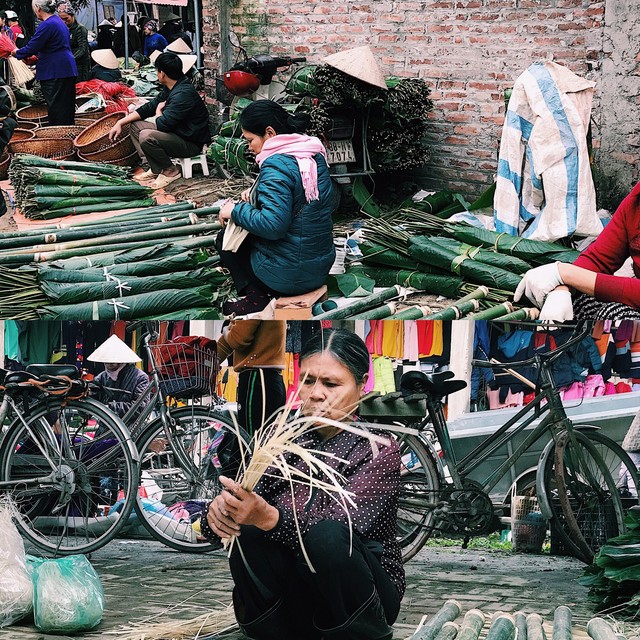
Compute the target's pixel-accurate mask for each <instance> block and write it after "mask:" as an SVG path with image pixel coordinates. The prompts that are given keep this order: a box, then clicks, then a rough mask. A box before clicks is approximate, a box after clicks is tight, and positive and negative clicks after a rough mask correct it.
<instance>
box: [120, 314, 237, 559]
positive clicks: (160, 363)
mask: <svg viewBox="0 0 640 640" xmlns="http://www.w3.org/2000/svg"><path fill="white" fill-rule="evenodd" d="M157 338H158V331H157V328H156V327H155V325H154V324H153V323H148V324H147V331H146V332H145V334H144V336H143V346H144V350H145V353H146V355H147V358H148V361H149V364H150V366H151V372H150V385H149V388H148V389H147V392H146V393H145V394H143V395H142V396H141V397H140V398H138V399H137V400H136V401H135V402H134V403H133V405H132V406H131V408H130V409H129V411H127V413H126V415H125V416H123V421H124V423H125V424H126V425H127V427H128V428H129V429H130V431H131V433H132V434H133V437H134V440H135V443H136V445H137V448H138V451H139V452H140V473H141V483H142V487H143V488H144V491H139V492H138V495H137V496H136V500H135V502H134V505H133V508H134V510H135V514H136V516H137V518H138V519H139V521H140V522H141V523H142V525H143V526H144V528H145V529H146V530H147V531H148V533H149V534H151V536H153V538H155V539H156V540H158V541H160V542H162V543H163V544H165V545H167V546H168V547H170V548H172V549H175V550H178V551H187V552H191V553H203V552H207V551H212V550H215V549H219V548H220V545H219V544H215V543H211V542H208V541H206V540H204V539H203V538H201V536H200V535H199V530H198V525H199V515H200V513H201V512H202V509H203V508H204V506H205V505H206V504H207V503H208V502H209V501H210V500H212V499H213V498H214V497H215V495H217V493H218V492H219V490H220V485H219V482H218V478H219V476H220V475H224V474H226V475H231V476H235V467H236V465H239V456H240V447H239V445H238V437H239V436H240V437H241V438H242V439H243V441H244V442H245V444H246V443H248V442H249V437H248V435H247V434H246V433H245V432H244V431H243V430H242V429H241V428H240V427H238V426H237V425H236V424H235V423H234V421H233V419H232V418H231V417H230V416H229V414H225V413H223V412H221V411H220V409H219V408H218V407H217V406H215V405H212V406H207V405H203V404H194V401H196V400H201V399H202V398H203V397H206V396H209V395H211V392H212V389H213V388H214V387H215V381H216V377H217V373H218V360H217V355H216V353H215V351H211V350H208V349H204V348H200V347H197V346H196V347H189V346H188V345H185V344H179V343H175V342H174V343H171V342H169V343H161V344H156V343H155V341H156V340H157ZM169 399H171V401H172V402H175V401H179V400H182V401H184V400H188V401H191V404H189V405H187V406H183V407H175V406H171V404H172V403H171V402H170V401H169ZM154 413H155V414H157V415H155V416H154V415H153V414H154ZM145 481H146V483H147V487H148V489H147V487H145V486H144V485H145ZM147 492H149V493H150V495H149V493H148V494H147V496H145V493H147ZM123 513H125V512H123Z"/></svg>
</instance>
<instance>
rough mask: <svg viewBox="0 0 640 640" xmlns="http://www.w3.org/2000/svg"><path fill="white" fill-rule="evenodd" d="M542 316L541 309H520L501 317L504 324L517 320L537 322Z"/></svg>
mask: <svg viewBox="0 0 640 640" xmlns="http://www.w3.org/2000/svg"><path fill="white" fill-rule="evenodd" d="M539 315H540V310H539V309H535V308H534V309H529V308H525V309H518V310H517V311H514V312H512V313H507V315H505V316H500V320H501V321H502V322H512V321H515V320H537V319H538V316H539Z"/></svg>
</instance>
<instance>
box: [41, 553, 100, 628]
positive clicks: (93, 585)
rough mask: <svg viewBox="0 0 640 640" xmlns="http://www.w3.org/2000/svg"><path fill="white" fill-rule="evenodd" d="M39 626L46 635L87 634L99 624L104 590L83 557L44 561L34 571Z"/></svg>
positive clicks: (96, 575) (93, 570)
mask: <svg viewBox="0 0 640 640" xmlns="http://www.w3.org/2000/svg"><path fill="white" fill-rule="evenodd" d="M33 582H34V588H35V593H34V601H33V608H34V618H35V623H36V627H38V629H40V631H44V632H47V633H55V632H63V633H72V632H74V631H86V630H88V629H93V628H94V627H95V626H97V625H98V624H100V621H101V620H102V614H103V612H104V591H103V590H102V584H101V583H100V578H99V577H98V574H97V573H96V572H95V569H94V568H93V567H92V566H91V563H90V562H89V561H88V560H87V559H86V558H85V557H84V556H80V555H78V556H67V557H66V558H59V559H57V560H45V561H44V562H42V563H40V564H39V565H37V566H36V567H34V570H33Z"/></svg>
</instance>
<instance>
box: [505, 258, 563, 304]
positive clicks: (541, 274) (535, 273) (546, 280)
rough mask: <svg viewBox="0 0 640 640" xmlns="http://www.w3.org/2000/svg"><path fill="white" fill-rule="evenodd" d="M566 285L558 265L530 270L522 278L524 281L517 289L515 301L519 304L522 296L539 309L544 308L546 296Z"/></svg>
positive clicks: (545, 265) (555, 263) (547, 265)
mask: <svg viewBox="0 0 640 640" xmlns="http://www.w3.org/2000/svg"><path fill="white" fill-rule="evenodd" d="M561 284H564V282H563V281H562V278H561V277H560V271H559V270H558V263H557V262H554V263H553V264H544V265H542V266H541V267H536V268H535V269H529V271H527V273H525V274H524V276H522V280H521V281H520V284H519V285H518V288H517V289H516V292H515V295H514V296H513V299H514V300H515V301H516V302H518V300H520V298H522V296H526V297H527V298H529V300H531V302H533V303H535V305H536V307H538V309H540V308H542V304H543V303H544V299H545V297H546V295H547V294H548V293H549V292H550V291H553V290H554V289H555V288H556V287H559V286H560V285H561Z"/></svg>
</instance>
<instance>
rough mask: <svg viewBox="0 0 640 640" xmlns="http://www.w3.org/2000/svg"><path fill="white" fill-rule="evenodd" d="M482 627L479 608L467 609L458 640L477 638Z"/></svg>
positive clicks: (481, 614) (481, 615) (482, 619)
mask: <svg viewBox="0 0 640 640" xmlns="http://www.w3.org/2000/svg"><path fill="white" fill-rule="evenodd" d="M482 627H484V613H482V611H480V609H469V611H467V613H465V614H464V620H463V621H462V625H461V627H460V631H459V632H458V640H478V638H479V637H480V632H481V631H482ZM519 640H520V639H519Z"/></svg>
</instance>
